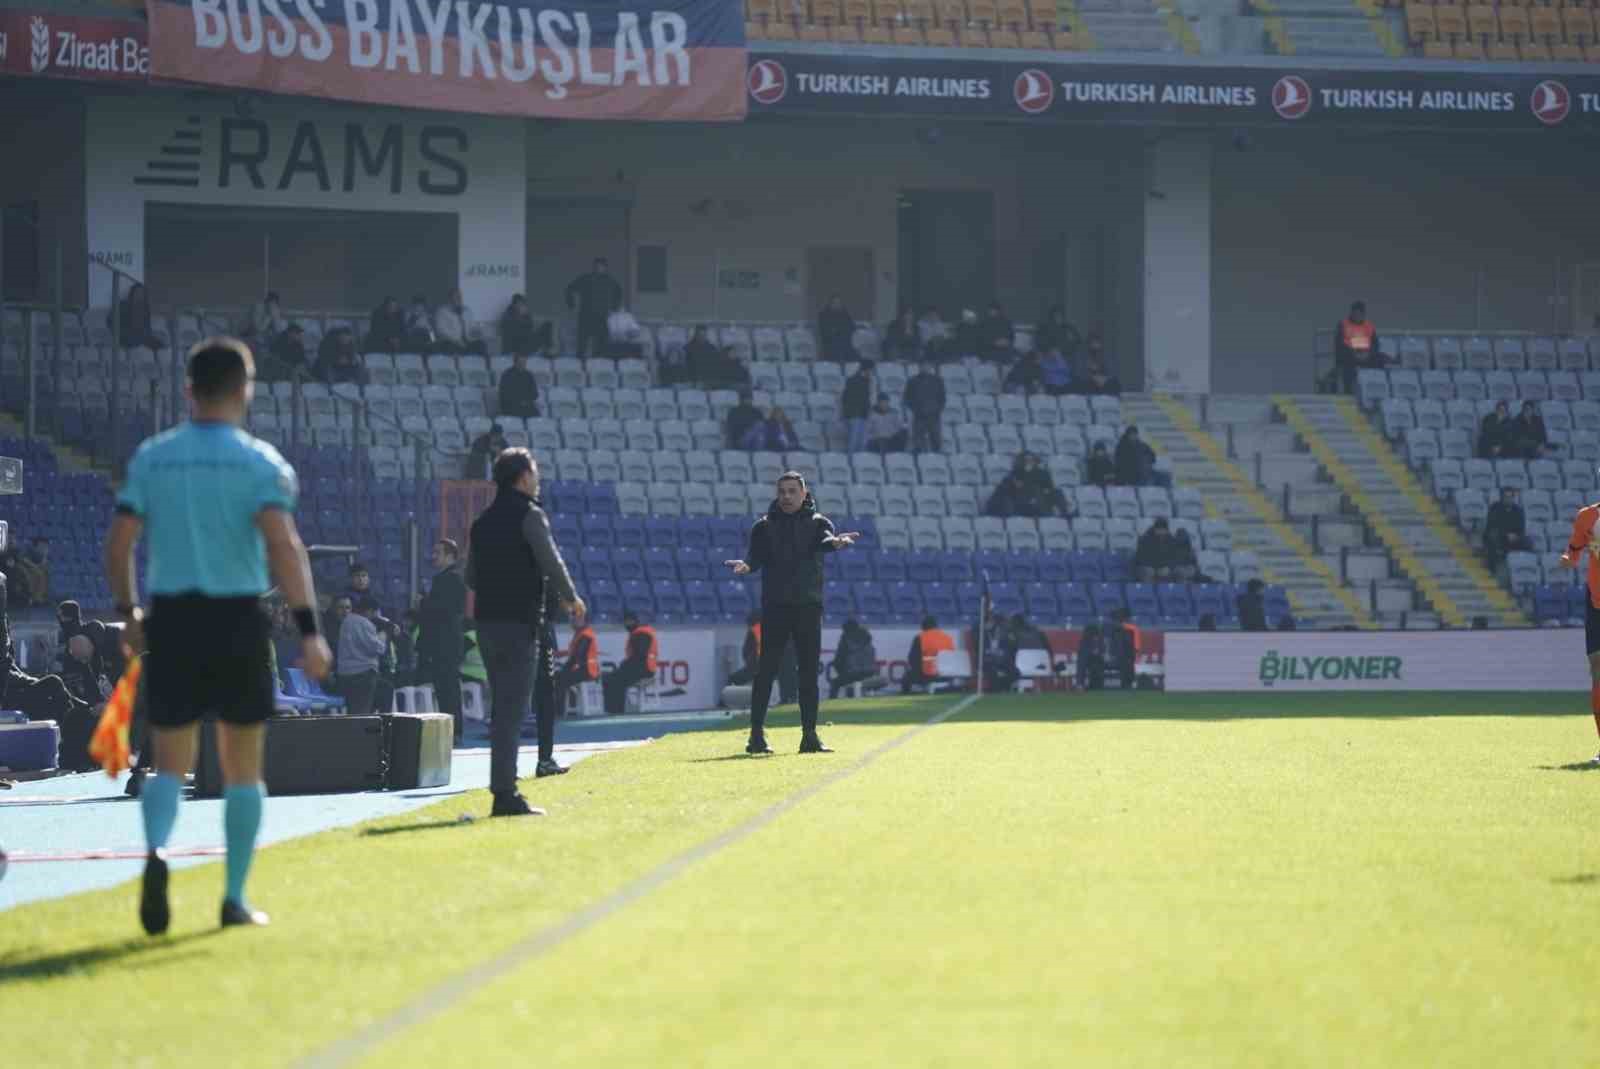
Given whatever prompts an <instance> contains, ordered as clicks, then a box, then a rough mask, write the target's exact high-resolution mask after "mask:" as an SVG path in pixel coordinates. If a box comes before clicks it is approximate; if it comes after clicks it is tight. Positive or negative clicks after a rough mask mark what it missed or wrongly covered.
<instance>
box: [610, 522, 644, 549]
mask: <svg viewBox="0 0 1600 1069" xmlns="http://www.w3.org/2000/svg"><path fill="white" fill-rule="evenodd" d="M611 534H612V538H613V543H612V544H613V545H615V546H616V547H617V548H618V549H643V548H644V519H643V517H640V516H614V517H612V520H611Z"/></svg>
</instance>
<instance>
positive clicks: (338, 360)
mask: <svg viewBox="0 0 1600 1069" xmlns="http://www.w3.org/2000/svg"><path fill="white" fill-rule="evenodd" d="M312 374H314V375H315V376H316V377H317V378H319V379H321V380H322V381H323V382H326V383H328V384H329V385H330V386H331V385H334V384H335V383H341V382H353V383H356V384H357V385H365V384H366V381H367V369H366V368H365V367H364V366H362V363H361V357H360V355H358V354H357V353H356V336H355V332H354V331H352V330H351V329H350V328H349V327H338V328H336V329H334V330H330V331H329V332H328V336H327V337H326V338H323V339H322V346H321V348H320V349H319V350H318V352H317V366H316V367H315V368H313V369H312Z"/></svg>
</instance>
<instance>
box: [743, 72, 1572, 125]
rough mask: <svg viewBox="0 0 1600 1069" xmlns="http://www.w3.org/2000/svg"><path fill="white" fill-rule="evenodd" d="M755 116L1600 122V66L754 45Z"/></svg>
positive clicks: (750, 82) (751, 87) (749, 84)
mask: <svg viewBox="0 0 1600 1069" xmlns="http://www.w3.org/2000/svg"><path fill="white" fill-rule="evenodd" d="M745 88H746V90H747V92H748V93H749V95H750V110H751V113H752V114H757V115H759V114H763V113H767V112H794V113H806V112H812V113H824V114H863V115H883V114H904V115H924V116H938V117H951V118H958V117H967V118H984V119H993V118H1011V119H1019V120H1028V121H1039V122H1044V121H1049V120H1059V121H1067V122H1094V123H1118V122H1125V123H1141V124H1150V123H1155V124H1167V125H1171V124H1179V125H1184V124H1197V125H1221V124H1227V125H1244V126H1249V125H1268V124H1275V125H1301V126H1348V125H1359V126H1368V127H1372V126H1390V127H1412V128H1419V127H1426V128H1439V129H1461V130H1540V129H1562V130H1585V131H1591V132H1592V131H1596V130H1600V77H1587V76H1568V75H1560V76H1556V77H1539V76H1535V75H1515V74H1507V75H1500V74H1490V75H1485V74H1474V73H1468V72H1464V71H1460V70H1450V69H1448V68H1446V69H1442V70H1440V71H1439V72H1438V73H1434V72H1432V71H1417V70H1409V71H1360V70H1342V69H1341V70H1317V69H1311V68H1303V69H1302V68H1289V67H1277V68H1250V67H1237V66H1232V67H1220V66H1219V67H1206V66H1181V67H1179V66H1170V67H1161V66H1134V65H1126V66H1125V65H1122V64H1108V63H1092V64H1091V63H1038V62H1032V61H1028V60H1014V61H1011V62H989V61H975V60H965V59H949V60H939V59H924V58H916V59H904V60H900V59H886V58H884V57H882V56H860V57H852V56H844V55H838V54H834V55H810V54H804V53H793V52H785V53H782V54H769V55H752V56H751V60H750V72H749V74H748V76H747V77H746V79H745Z"/></svg>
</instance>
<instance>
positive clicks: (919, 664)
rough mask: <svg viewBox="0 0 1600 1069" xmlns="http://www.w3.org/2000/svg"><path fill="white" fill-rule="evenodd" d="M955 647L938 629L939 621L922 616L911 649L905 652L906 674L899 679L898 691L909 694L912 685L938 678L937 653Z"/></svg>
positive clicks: (951, 640) (933, 680)
mask: <svg viewBox="0 0 1600 1069" xmlns="http://www.w3.org/2000/svg"><path fill="white" fill-rule="evenodd" d="M955 648H956V643H955V640H954V639H953V638H951V637H950V636H949V635H948V634H946V633H945V632H943V631H941V630H939V621H938V620H936V619H934V618H933V617H932V616H924V617H923V618H922V630H921V631H920V632H918V633H917V637H916V638H914V639H912V640H911V650H910V652H909V653H907V654H906V674H905V675H904V676H902V677H901V679H900V692H901V693H902V694H910V693H911V688H912V687H915V686H919V685H921V684H923V683H933V682H935V681H936V680H938V678H939V654H941V653H946V652H949V651H950V650H953V649H955Z"/></svg>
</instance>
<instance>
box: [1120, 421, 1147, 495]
mask: <svg viewBox="0 0 1600 1069" xmlns="http://www.w3.org/2000/svg"><path fill="white" fill-rule="evenodd" d="M1116 460H1117V482H1118V483H1120V484H1121V485H1123V486H1149V485H1151V484H1153V483H1154V482H1155V470H1156V451H1155V450H1154V449H1151V448H1150V446H1149V445H1148V444H1146V443H1145V441H1144V440H1143V439H1142V438H1140V437H1139V428H1138V427H1135V426H1133V425H1131V424H1130V425H1129V426H1128V428H1127V429H1126V430H1124V431H1123V432H1122V437H1121V438H1119V439H1118V440H1117V457H1116Z"/></svg>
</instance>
